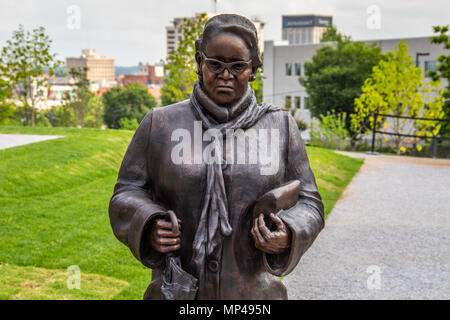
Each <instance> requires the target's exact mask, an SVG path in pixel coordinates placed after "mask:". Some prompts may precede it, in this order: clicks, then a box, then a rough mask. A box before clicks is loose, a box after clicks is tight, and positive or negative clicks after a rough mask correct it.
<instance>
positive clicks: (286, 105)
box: [284, 96, 292, 109]
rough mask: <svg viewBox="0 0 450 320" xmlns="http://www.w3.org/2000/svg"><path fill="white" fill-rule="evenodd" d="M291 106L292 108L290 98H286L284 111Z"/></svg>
mask: <svg viewBox="0 0 450 320" xmlns="http://www.w3.org/2000/svg"><path fill="white" fill-rule="evenodd" d="M291 106H292V97H291V96H286V99H285V104H284V107H285V108H286V109H290V108H291Z"/></svg>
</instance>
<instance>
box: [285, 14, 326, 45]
mask: <svg viewBox="0 0 450 320" xmlns="http://www.w3.org/2000/svg"><path fill="white" fill-rule="evenodd" d="M332 23H333V17H332V16H324V15H288V16H283V17H282V30H281V34H282V39H283V40H286V41H288V43H289V44H314V43H320V40H321V39H322V34H323V33H324V32H325V30H327V28H328V27H331V25H332Z"/></svg>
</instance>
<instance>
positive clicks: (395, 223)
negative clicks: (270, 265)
mask: <svg viewBox="0 0 450 320" xmlns="http://www.w3.org/2000/svg"><path fill="white" fill-rule="evenodd" d="M348 155H353V156H359V157H361V156H364V157H365V158H366V160H365V163H364V164H363V166H362V167H361V170H360V172H359V173H358V174H357V175H356V176H355V177H354V179H353V180H352V182H351V183H350V184H349V186H348V187H347V188H346V190H345V191H344V194H343V195H342V197H341V199H340V200H339V201H338V202H337V203H336V205H335V207H334V209H333V211H332V212H331V214H330V215H329V216H328V218H327V220H326V223H325V228H324V229H323V230H322V232H321V233H320V234H319V236H318V238H317V239H316V241H315V242H314V243H313V245H312V246H311V248H310V249H309V250H308V252H306V254H305V255H304V256H303V257H302V259H301V260H300V263H299V265H298V266H297V268H296V269H295V270H294V272H293V273H291V274H290V275H288V276H286V277H285V278H284V280H283V282H284V283H285V284H286V286H287V288H288V294H289V299H450V160H435V159H422V158H411V157H396V156H382V155H377V156H368V155H361V154H351V153H348Z"/></svg>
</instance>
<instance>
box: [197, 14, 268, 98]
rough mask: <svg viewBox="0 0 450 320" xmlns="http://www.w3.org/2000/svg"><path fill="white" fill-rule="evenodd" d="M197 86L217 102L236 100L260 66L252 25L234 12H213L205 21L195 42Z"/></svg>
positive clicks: (256, 39) (242, 93)
mask: <svg viewBox="0 0 450 320" xmlns="http://www.w3.org/2000/svg"><path fill="white" fill-rule="evenodd" d="M195 50H196V53H195V59H196V61H197V64H198V69H197V73H198V75H199V80H200V85H201V86H202V88H203V89H204V90H205V91H206V93H207V94H208V96H209V97H210V98H211V99H212V100H213V101H214V102H216V103H217V104H219V105H223V106H228V105H230V104H232V103H233V102H235V101H237V100H239V98H241V97H242V95H244V93H245V92H246V90H247V87H248V82H249V81H253V80H255V75H256V71H257V69H258V68H259V67H261V65H262V62H261V57H260V54H259V47H258V37H257V33H256V28H255V25H254V24H253V23H252V22H251V21H250V20H249V19H247V18H245V17H242V16H239V15H235V14H221V15H217V16H215V17H213V18H211V19H209V20H208V22H206V24H205V27H204V29H203V33H202V34H201V35H200V37H199V38H198V40H197V41H196V43H195Z"/></svg>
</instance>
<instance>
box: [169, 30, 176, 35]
mask: <svg viewBox="0 0 450 320" xmlns="http://www.w3.org/2000/svg"><path fill="white" fill-rule="evenodd" d="M167 33H168V34H174V33H175V31H174V30H168V31H167Z"/></svg>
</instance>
